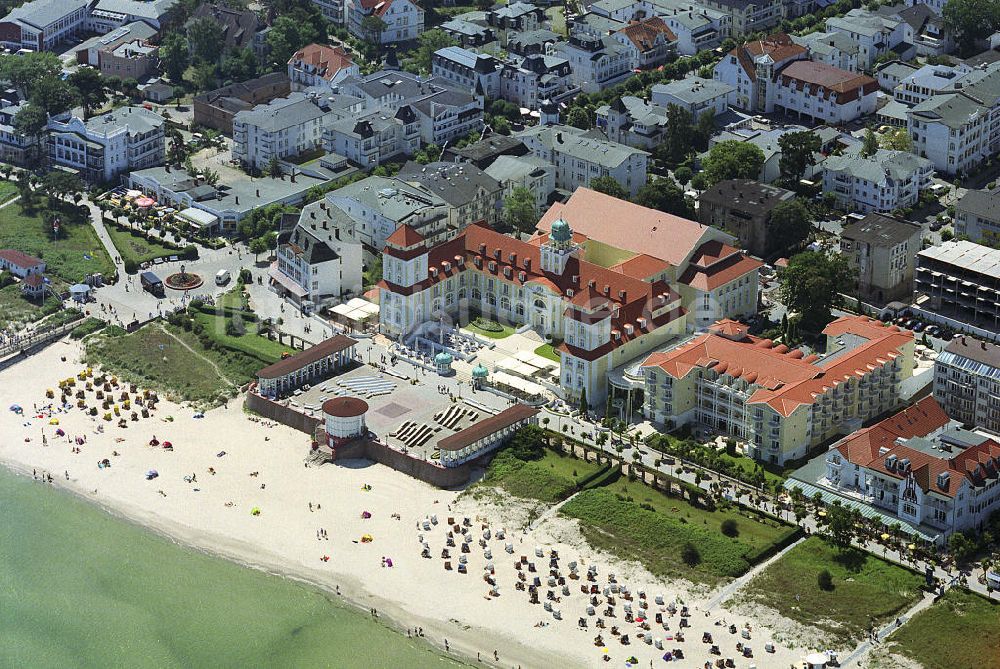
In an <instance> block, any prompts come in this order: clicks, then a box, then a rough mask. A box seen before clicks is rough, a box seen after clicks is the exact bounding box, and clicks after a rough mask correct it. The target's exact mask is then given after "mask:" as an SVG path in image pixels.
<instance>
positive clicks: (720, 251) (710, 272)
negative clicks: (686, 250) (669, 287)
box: [677, 241, 764, 291]
mask: <svg viewBox="0 0 1000 669" xmlns="http://www.w3.org/2000/svg"><path fill="white" fill-rule="evenodd" d="M763 265H764V263H762V262H761V261H759V260H755V259H754V258H751V257H750V256H748V255H745V254H743V253H742V252H741V251H740V250H739V249H737V248H734V247H732V246H729V245H728V244H723V243H722V242H719V241H711V242H706V243H705V244H702V245H701V247H699V248H698V250H697V251H695V253H694V255H693V256H692V257H691V264H690V265H688V268H687V269H686V270H684V273H683V274H681V275H680V276H679V277H677V281H678V282H680V283H683V284H685V285H688V286H691V287H692V288H697V289H698V290H703V291H707V290H715V289H716V288H718V287H719V286H723V285H725V284H727V283H729V282H730V281H733V280H734V279H738V278H739V277H741V276H743V275H744V274H747V273H748V272H752V271H754V270H756V269H759V268H761V267H763Z"/></svg>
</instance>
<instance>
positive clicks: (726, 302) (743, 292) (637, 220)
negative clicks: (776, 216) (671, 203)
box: [535, 188, 763, 328]
mask: <svg viewBox="0 0 1000 669" xmlns="http://www.w3.org/2000/svg"><path fill="white" fill-rule="evenodd" d="M557 220H565V221H570V222H571V223H572V225H573V232H574V235H576V240H577V241H578V243H580V244H581V245H582V246H583V248H584V249H585V257H587V258H588V259H593V260H594V261H595V262H600V260H601V259H603V258H604V257H606V256H608V255H610V254H609V250H613V251H614V252H616V253H619V254H623V255H624V259H623V260H619V261H618V262H616V263H613V264H612V265H611V269H613V270H617V271H621V272H624V273H627V274H630V275H632V276H636V277H637V278H641V279H643V280H652V279H654V278H655V279H660V280H663V281H666V282H667V283H669V284H670V285H671V286H673V287H674V288H675V289H676V290H677V291H678V292H679V293H680V295H681V299H682V300H683V306H684V308H685V309H686V310H687V311H688V313H689V314H690V315H689V322H690V325H691V326H692V327H695V328H703V327H708V326H709V325H711V324H712V323H714V322H715V321H717V320H719V319H723V318H746V317H749V316H750V315H752V314H755V313H756V312H757V293H758V283H759V270H760V268H761V267H762V266H763V263H762V262H760V261H759V260H757V259H755V258H751V257H750V256H748V255H746V254H745V253H744V252H742V251H740V250H739V249H737V248H736V247H735V246H733V244H734V243H735V239H734V238H733V237H732V236H731V235H729V234H727V233H725V232H723V231H722V230H720V229H718V228H715V227H711V226H707V225H701V224H700V223H697V222H695V221H690V220H688V219H686V218H681V217H680V216H674V215H673V214H667V213H664V212H662V211H657V210H655V209H647V208H646V207H641V206H639V205H637V204H633V203H631V202H627V201H625V200H619V199H617V198H614V197H611V196H608V195H605V194H603V193H598V192H597V191H593V190H590V189H589V188H580V189H577V190H576V191H575V192H574V193H573V195H572V196H571V197H570V198H569V200H567V201H566V202H565V203H557V204H554V205H552V207H550V208H549V210H548V211H547V212H545V215H544V216H542V219H541V220H540V221H539V222H538V225H537V230H538V236H537V237H536V238H535V239H538V238H539V237H540V238H541V239H542V240H545V239H547V238H548V237H547V236H548V234H549V232H550V229H551V226H552V224H553V222H555V221H557ZM608 221H615V224H614V225H609V224H608Z"/></svg>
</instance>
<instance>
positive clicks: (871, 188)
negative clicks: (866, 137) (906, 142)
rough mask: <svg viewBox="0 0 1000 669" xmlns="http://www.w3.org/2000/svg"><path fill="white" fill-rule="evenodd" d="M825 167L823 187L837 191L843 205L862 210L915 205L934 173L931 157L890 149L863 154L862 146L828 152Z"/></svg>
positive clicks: (883, 210) (826, 190)
mask: <svg viewBox="0 0 1000 669" xmlns="http://www.w3.org/2000/svg"><path fill="white" fill-rule="evenodd" d="M822 167H823V191H824V192H825V193H833V195H834V197H835V198H836V201H837V205H838V206H839V207H840V208H842V209H845V210H848V211H856V212H861V213H868V212H871V211H882V212H887V211H894V210H896V209H902V208H904V207H912V206H914V205H915V204H917V202H918V200H919V198H920V192H921V191H922V190H925V189H927V188H929V187H930V186H931V183H932V181H931V179H932V177H933V176H934V165H933V163H932V162H931V161H930V160H928V159H927V158H921V157H919V156H916V155H914V154H912V153H909V152H907V151H892V150H889V149H879V150H878V151H876V152H875V153H874V154H872V155H870V156H862V155H861V147H860V146H853V147H851V148H849V149H847V150H846V151H844V152H843V153H842V154H841V155H839V156H828V157H827V159H826V160H825V161H823V166H822Z"/></svg>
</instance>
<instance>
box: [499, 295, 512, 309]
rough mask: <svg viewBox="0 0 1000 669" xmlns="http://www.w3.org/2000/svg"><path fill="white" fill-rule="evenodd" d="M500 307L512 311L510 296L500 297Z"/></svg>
mask: <svg viewBox="0 0 1000 669" xmlns="http://www.w3.org/2000/svg"><path fill="white" fill-rule="evenodd" d="M500 308H501V309H503V310H504V311H510V298H509V297H507V296H506V295H504V296H503V297H501V298H500Z"/></svg>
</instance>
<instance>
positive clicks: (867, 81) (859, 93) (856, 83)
mask: <svg viewBox="0 0 1000 669" xmlns="http://www.w3.org/2000/svg"><path fill="white" fill-rule="evenodd" d="M772 90H774V98H773V102H772V105H771V109H768V110H767V111H775V112H778V113H785V114H788V115H793V114H794V115H795V116H796V117H797V118H800V119H801V118H806V119H812V120H813V121H814V122H818V123H826V124H829V125H841V124H844V123H849V122H851V121H854V120H855V119H858V118H861V117H862V116H867V115H869V114H873V113H875V104H876V101H877V99H878V82H877V81H875V80H874V79H872V78H871V77H869V76H868V75H866V74H858V73H856V72H850V71H848V70H841V69H839V68H836V67H833V66H832V65H827V64H826V63H818V62H813V61H806V60H801V61H796V62H794V63H789V64H788V65H787V66H785V68H784V69H782V70H781V72H779V73H778V74H777V75H776V77H775V80H774V83H773V87H772Z"/></svg>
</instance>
